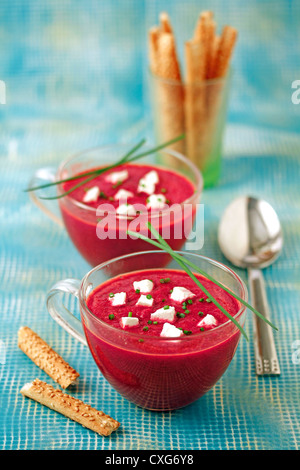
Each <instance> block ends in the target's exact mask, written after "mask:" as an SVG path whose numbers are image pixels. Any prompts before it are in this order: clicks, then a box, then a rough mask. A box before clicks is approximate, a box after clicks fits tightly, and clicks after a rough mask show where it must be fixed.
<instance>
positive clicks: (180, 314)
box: [176, 312, 185, 318]
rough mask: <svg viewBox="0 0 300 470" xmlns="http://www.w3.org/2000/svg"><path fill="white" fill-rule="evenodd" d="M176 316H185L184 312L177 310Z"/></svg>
mask: <svg viewBox="0 0 300 470" xmlns="http://www.w3.org/2000/svg"><path fill="white" fill-rule="evenodd" d="M176 316H177V317H178V318H184V317H185V314H184V313H180V312H177V313H176Z"/></svg>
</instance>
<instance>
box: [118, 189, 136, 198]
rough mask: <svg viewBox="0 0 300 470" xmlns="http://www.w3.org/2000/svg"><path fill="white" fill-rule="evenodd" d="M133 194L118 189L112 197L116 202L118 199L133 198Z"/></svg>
mask: <svg viewBox="0 0 300 470" xmlns="http://www.w3.org/2000/svg"><path fill="white" fill-rule="evenodd" d="M133 196H134V195H133V193H132V192H131V191H126V189H119V191H118V192H117V193H116V194H115V195H114V199H115V200H116V201H117V200H119V199H123V200H124V199H129V198H130V197H133Z"/></svg>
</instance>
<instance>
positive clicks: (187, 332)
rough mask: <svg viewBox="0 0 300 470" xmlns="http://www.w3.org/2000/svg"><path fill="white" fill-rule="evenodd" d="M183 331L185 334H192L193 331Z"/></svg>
mask: <svg viewBox="0 0 300 470" xmlns="http://www.w3.org/2000/svg"><path fill="white" fill-rule="evenodd" d="M183 333H184V334H185V335H191V334H192V332H191V331H190V330H183Z"/></svg>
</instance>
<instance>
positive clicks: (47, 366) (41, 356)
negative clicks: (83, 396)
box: [18, 326, 79, 388]
mask: <svg viewBox="0 0 300 470" xmlns="http://www.w3.org/2000/svg"><path fill="white" fill-rule="evenodd" d="M18 346H19V348H20V349H21V350H22V351H23V352H24V353H25V354H26V355H27V356H28V357H29V358H30V359H31V360H32V361H33V362H34V363H35V364H36V365H37V366H38V367H40V369H42V370H43V371H44V372H46V374H48V375H49V376H50V377H51V378H52V379H53V380H55V382H57V383H58V384H59V385H60V386H61V387H62V388H67V387H69V385H71V384H73V383H74V382H75V381H76V379H77V377H79V373H78V372H76V370H75V369H73V368H72V367H71V366H70V365H69V364H68V363H67V362H66V361H65V360H64V359H63V358H62V357H61V356H60V355H59V354H58V353H57V352H55V351H54V350H53V349H52V348H51V347H50V346H49V345H48V344H47V343H46V342H45V341H44V340H43V339H42V338H40V337H39V336H38V335H37V334H36V333H35V332H34V331H32V330H31V329H30V328H28V327H27V326H23V327H21V328H20V329H19V332H18Z"/></svg>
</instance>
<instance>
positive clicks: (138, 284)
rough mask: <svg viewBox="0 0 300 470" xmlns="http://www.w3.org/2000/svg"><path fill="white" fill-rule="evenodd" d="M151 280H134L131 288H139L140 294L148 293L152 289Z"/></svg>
mask: <svg viewBox="0 0 300 470" xmlns="http://www.w3.org/2000/svg"><path fill="white" fill-rule="evenodd" d="M153 286H154V284H153V281H150V279H143V280H142V281H134V283H133V288H134V290H139V291H140V292H141V293H142V294H149V292H151V291H152V289H153Z"/></svg>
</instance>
